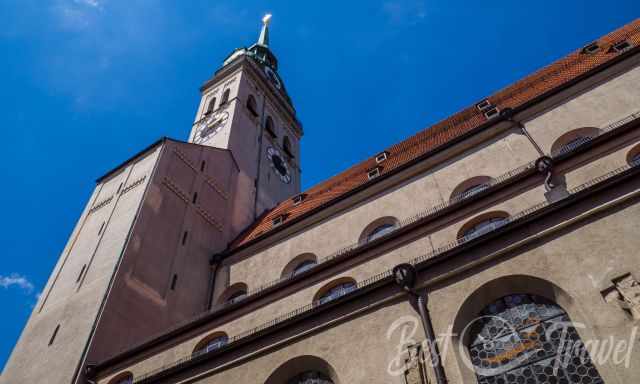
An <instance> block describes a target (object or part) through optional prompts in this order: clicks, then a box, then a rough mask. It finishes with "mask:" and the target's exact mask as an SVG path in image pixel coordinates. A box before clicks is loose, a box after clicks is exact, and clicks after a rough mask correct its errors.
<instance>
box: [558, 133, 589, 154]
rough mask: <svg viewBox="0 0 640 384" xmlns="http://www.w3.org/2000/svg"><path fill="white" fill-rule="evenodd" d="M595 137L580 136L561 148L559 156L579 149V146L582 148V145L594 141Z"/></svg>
mask: <svg viewBox="0 0 640 384" xmlns="http://www.w3.org/2000/svg"><path fill="white" fill-rule="evenodd" d="M592 139H593V137H591V136H578V137H576V138H575V139H573V140H570V141H569V142H567V143H565V144H564V145H563V146H562V147H560V150H559V151H558V152H559V154H562V153H565V152H569V151H571V150H573V149H575V148H578V147H579V146H581V145H582V144H584V143H586V142H587V141H590V140H592Z"/></svg>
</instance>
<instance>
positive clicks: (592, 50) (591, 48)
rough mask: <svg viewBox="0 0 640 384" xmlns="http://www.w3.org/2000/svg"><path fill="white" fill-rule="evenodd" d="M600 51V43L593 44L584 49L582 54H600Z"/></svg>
mask: <svg viewBox="0 0 640 384" xmlns="http://www.w3.org/2000/svg"><path fill="white" fill-rule="evenodd" d="M599 49H600V46H599V45H598V42H593V43H591V44H589V45H587V46H586V47H584V48H582V53H584V54H592V53H596V52H598V50H599Z"/></svg>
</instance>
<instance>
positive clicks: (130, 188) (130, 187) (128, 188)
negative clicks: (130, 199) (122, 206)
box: [120, 175, 147, 196]
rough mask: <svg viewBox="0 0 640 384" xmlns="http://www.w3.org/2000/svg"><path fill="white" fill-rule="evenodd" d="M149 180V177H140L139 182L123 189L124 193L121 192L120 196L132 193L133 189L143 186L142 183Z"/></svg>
mask: <svg viewBox="0 0 640 384" xmlns="http://www.w3.org/2000/svg"><path fill="white" fill-rule="evenodd" d="M146 179H147V175H144V176H142V177H140V178H139V179H138V180H136V181H134V182H133V183H131V184H129V185H127V186H126V187H124V188H123V189H122V191H121V192H120V196H122V195H124V194H125V193H127V192H129V191H131V190H132V189H134V188H135V187H137V186H139V185H142V183H144V181H145V180H146Z"/></svg>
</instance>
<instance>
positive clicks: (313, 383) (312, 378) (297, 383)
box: [287, 371, 333, 384]
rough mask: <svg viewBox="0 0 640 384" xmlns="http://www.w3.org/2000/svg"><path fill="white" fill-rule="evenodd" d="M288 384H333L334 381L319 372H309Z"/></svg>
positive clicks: (296, 377)
mask: <svg viewBox="0 0 640 384" xmlns="http://www.w3.org/2000/svg"><path fill="white" fill-rule="evenodd" d="M287 384H333V381H331V379H330V378H329V377H328V376H327V375H325V374H322V373H320V372H317V371H307V372H304V373H301V374H299V375H297V376H295V377H294V378H292V379H290V380H289V381H288V382H287Z"/></svg>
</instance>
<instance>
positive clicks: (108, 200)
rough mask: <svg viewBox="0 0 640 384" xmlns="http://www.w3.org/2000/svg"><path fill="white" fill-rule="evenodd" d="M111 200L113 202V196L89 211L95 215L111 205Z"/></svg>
mask: <svg viewBox="0 0 640 384" xmlns="http://www.w3.org/2000/svg"><path fill="white" fill-rule="evenodd" d="M111 200H113V196H109V197H108V198H106V199H104V200H102V201H101V202H99V203H98V204H96V205H94V206H93V208H91V209H90V210H89V214H92V213H95V212H96V211H98V210H99V209H100V208H103V207H106V206H107V205H109V203H111Z"/></svg>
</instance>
